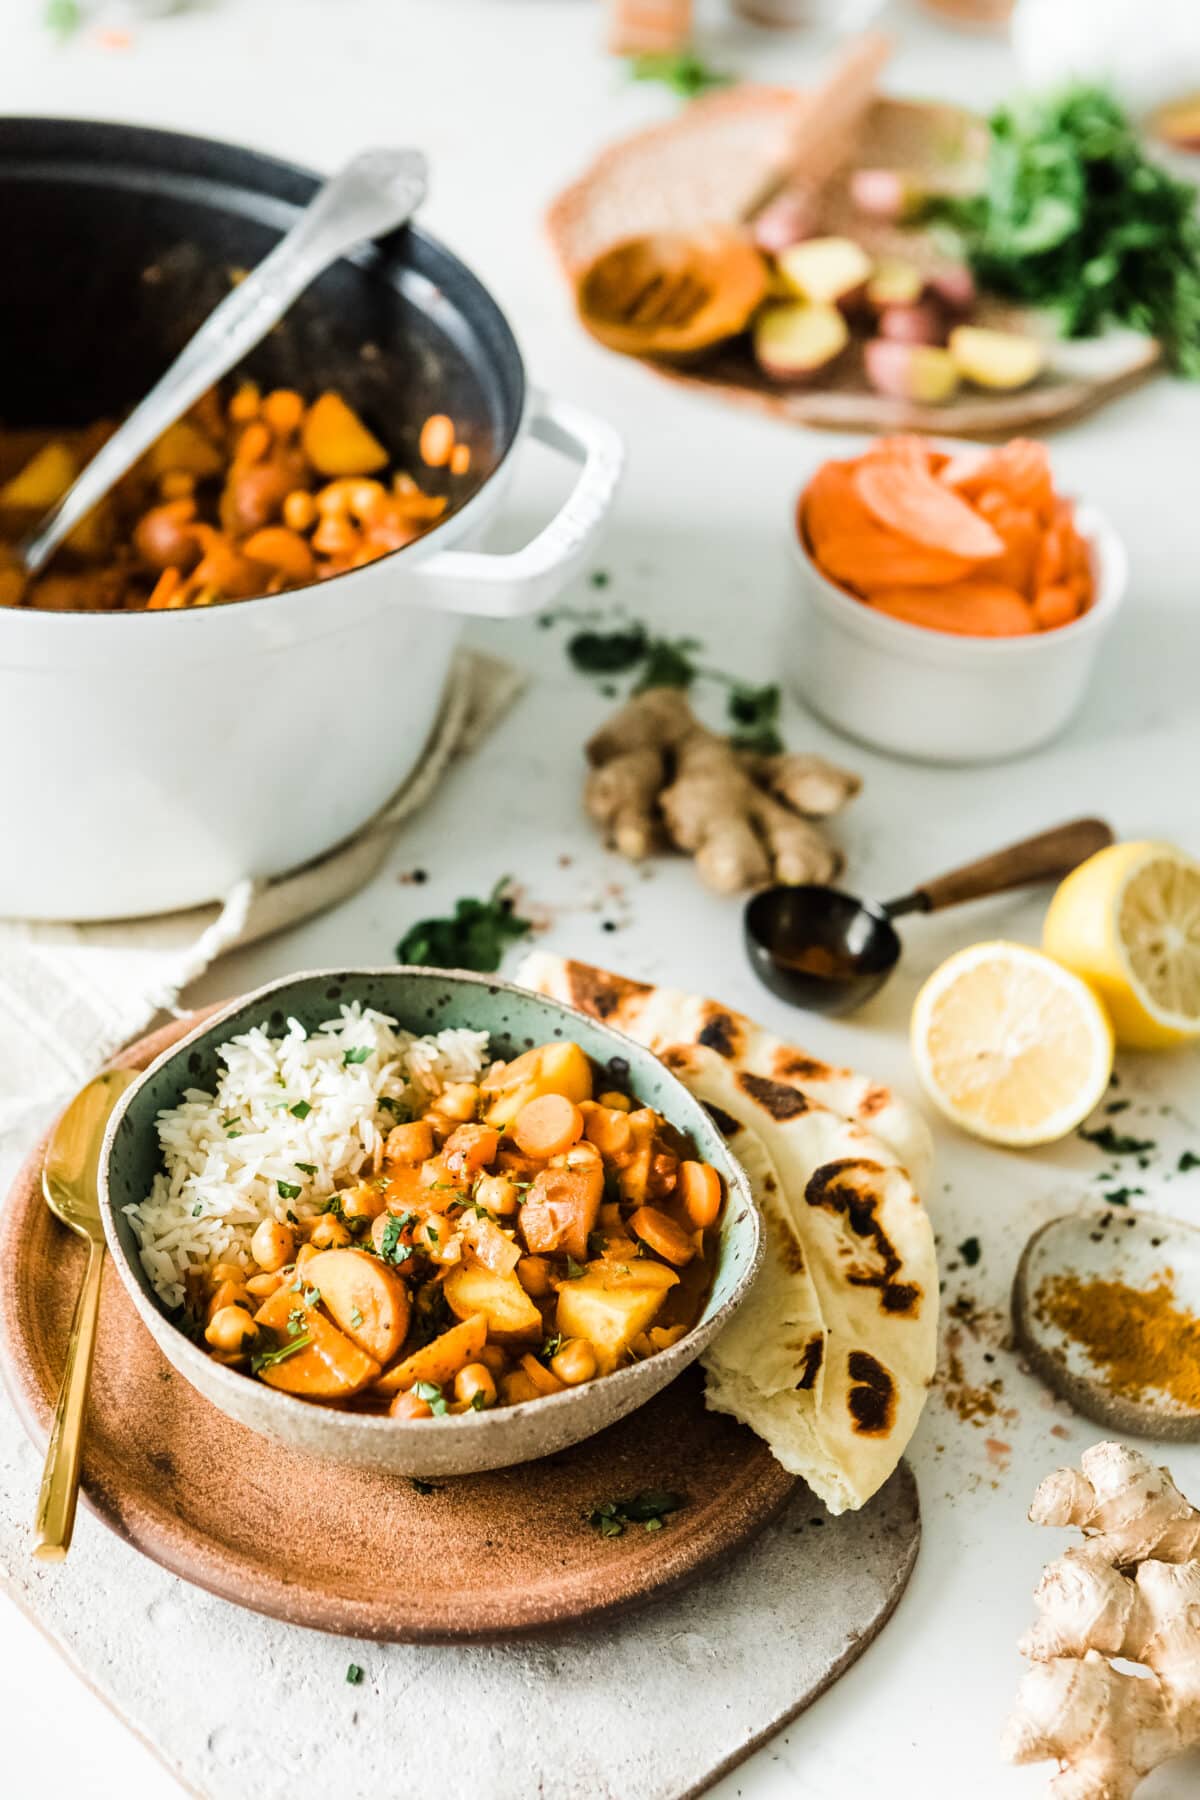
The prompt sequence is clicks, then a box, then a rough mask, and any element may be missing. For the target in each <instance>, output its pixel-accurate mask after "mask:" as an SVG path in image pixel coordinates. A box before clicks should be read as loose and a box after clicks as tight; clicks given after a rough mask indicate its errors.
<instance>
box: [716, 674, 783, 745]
mask: <svg viewBox="0 0 1200 1800" xmlns="http://www.w3.org/2000/svg"><path fill="white" fill-rule="evenodd" d="M727 704H728V709H729V717H730V718H731V719H732V720H733V722H734V724H735V725H736V726H737V727H738V729H737V731H735V732H734V733H733V734H732V739H731V741H732V743H733V744H734V746H735V747H736V748H737V749H738V750H753V751H755V752H757V754H758V755H759V756H778V755H779V753H780V751H781V750H782V749H783V739H782V738H781V737H780V735H779V689H778V687H777V686H776V685H775V683H774V682H771V683H769V684H768V685H767V686H766V687H758V688H756V687H745V686H743V685H742V683H741V682H737V681H735V682H734V683H733V685H732V686H731V687H730V689H729V698H728V702H727Z"/></svg>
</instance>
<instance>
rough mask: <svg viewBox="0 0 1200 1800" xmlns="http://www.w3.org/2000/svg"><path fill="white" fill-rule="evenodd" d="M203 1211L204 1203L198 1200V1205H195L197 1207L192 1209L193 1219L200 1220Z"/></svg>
mask: <svg viewBox="0 0 1200 1800" xmlns="http://www.w3.org/2000/svg"><path fill="white" fill-rule="evenodd" d="M203 1211H204V1206H203V1203H202V1202H201V1201H199V1200H197V1202H196V1204H195V1206H193V1208H192V1217H193V1219H198V1218H199V1217H200V1214H201V1213H202V1212H203Z"/></svg>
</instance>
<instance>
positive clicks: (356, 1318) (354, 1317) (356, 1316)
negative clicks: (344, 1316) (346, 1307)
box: [350, 1306, 363, 1329]
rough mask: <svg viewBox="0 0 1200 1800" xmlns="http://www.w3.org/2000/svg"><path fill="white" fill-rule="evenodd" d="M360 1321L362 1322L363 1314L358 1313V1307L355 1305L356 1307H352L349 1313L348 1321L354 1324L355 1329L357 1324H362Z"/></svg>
mask: <svg viewBox="0 0 1200 1800" xmlns="http://www.w3.org/2000/svg"><path fill="white" fill-rule="evenodd" d="M362 1322H363V1316H362V1314H361V1313H360V1312H359V1310H358V1308H357V1306H356V1307H355V1308H354V1311H353V1312H352V1313H351V1314H350V1323H351V1324H352V1325H353V1326H354V1327H355V1328H356V1329H357V1327H358V1326H359V1325H361V1324H362Z"/></svg>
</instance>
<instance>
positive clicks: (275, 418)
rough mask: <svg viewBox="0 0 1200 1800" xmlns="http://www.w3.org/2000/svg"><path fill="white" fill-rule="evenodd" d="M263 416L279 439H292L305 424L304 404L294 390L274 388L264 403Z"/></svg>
mask: <svg viewBox="0 0 1200 1800" xmlns="http://www.w3.org/2000/svg"><path fill="white" fill-rule="evenodd" d="M262 416H263V418H264V419H265V420H266V421H267V424H268V425H269V426H270V427H271V430H272V431H273V432H274V433H275V434H276V436H277V437H291V436H292V434H293V433H294V432H297V431H299V429H300V427H301V425H302V424H303V423H304V402H303V400H302V399H301V398H300V396H299V394H298V393H296V391H295V389H294V388H273V389H272V390H271V392H270V393H269V394H268V395H267V397H266V399H265V400H264V401H263V403H262Z"/></svg>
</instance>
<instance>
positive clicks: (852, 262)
mask: <svg viewBox="0 0 1200 1800" xmlns="http://www.w3.org/2000/svg"><path fill="white" fill-rule="evenodd" d="M776 266H777V268H778V269H779V272H780V274H781V275H782V276H783V278H784V280H785V281H786V282H787V284H788V286H789V287H790V288H791V290H792V292H793V293H794V294H795V295H796V298H797V299H798V300H808V301H811V302H812V303H813V305H816V306H821V305H824V306H841V307H846V306H853V305H854V303H855V301H856V300H857V299H858V298H859V297H860V296H861V295H862V294H863V293H864V291H865V289H866V285H867V282H868V281H869V280H870V279H871V274H872V271H873V269H874V263H873V261H872V259H871V257H870V256H868V254H867V252H866V251H865V250H864V249H863V247H862V245H861V244H856V243H855V242H854V240H853V238H844V237H822V238H808V239H806V240H805V241H804V242H803V243H800V244H793V245H792V246H791V248H790V249H788V250H783V251H781V252H780V254H779V256H778V258H777V259H776Z"/></svg>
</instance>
